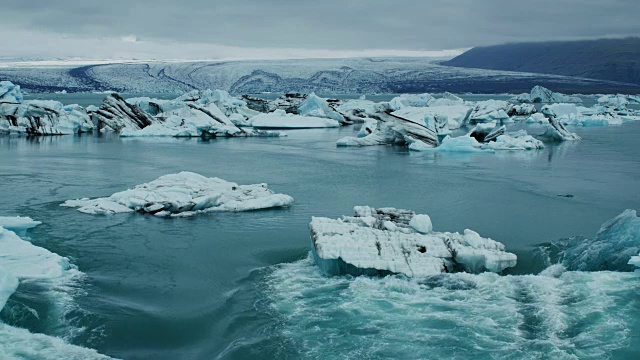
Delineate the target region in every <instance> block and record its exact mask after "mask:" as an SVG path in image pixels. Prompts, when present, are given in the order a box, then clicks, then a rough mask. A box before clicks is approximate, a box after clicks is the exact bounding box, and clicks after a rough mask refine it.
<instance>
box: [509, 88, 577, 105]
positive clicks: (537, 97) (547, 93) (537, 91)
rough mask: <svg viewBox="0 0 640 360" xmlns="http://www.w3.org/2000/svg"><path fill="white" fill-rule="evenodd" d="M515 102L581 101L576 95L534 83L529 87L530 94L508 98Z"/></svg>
mask: <svg viewBox="0 0 640 360" xmlns="http://www.w3.org/2000/svg"><path fill="white" fill-rule="evenodd" d="M510 101H512V102H516V103H581V102H582V99H580V98H579V97H577V96H569V95H565V94H561V93H556V92H553V91H551V90H549V89H547V88H545V87H542V86H539V85H536V86H534V87H533V89H531V93H530V94H526V93H524V94H520V95H516V96H514V97H512V98H511V99H510Z"/></svg>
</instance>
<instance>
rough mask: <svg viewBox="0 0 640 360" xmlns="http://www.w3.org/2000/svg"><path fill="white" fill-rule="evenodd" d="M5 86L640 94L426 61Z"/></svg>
mask: <svg viewBox="0 0 640 360" xmlns="http://www.w3.org/2000/svg"><path fill="white" fill-rule="evenodd" d="M0 80H10V81H12V82H14V83H16V84H19V85H20V86H22V87H23V89H25V90H26V91H29V92H53V91H60V90H66V91H67V92H87V91H104V90H115V91H119V92H126V93H172V94H178V93H183V92H185V91H189V90H192V89H222V90H227V91H229V92H231V93H234V94H241V93H244V94H247V93H260V92H276V93H280V92H288V91H297V92H305V93H309V92H312V91H315V92H317V93H322V94H345V93H357V94H375V93H419V92H444V91H451V92H458V93H459V92H473V93H505V92H509V93H522V92H529V91H530V90H531V88H532V87H534V86H535V85H542V86H544V87H547V88H549V89H552V90H553V91H559V92H563V93H576V92H580V93H612V92H613V93H615V92H628V93H640V85H633V84H622V83H618V82H611V81H602V80H592V79H585V78H577V77H569V76H559V75H541V74H532V73H523V72H509V71H495V70H481V69H466V68H457V67H451V66H442V65H438V64H436V63H434V62H433V61H432V59H429V58H421V57H409V58H403V57H393V58H347V59H304V60H251V61H200V62H159V61H149V62H144V61H138V62H135V63H108V64H101V65H97V64H94V65H84V66H78V65H77V64H74V63H70V64H68V65H66V66H64V65H61V64H56V65H55V66H16V67H10V66H9V67H2V66H0Z"/></svg>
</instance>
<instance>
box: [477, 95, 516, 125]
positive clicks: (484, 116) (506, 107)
mask: <svg viewBox="0 0 640 360" xmlns="http://www.w3.org/2000/svg"><path fill="white" fill-rule="evenodd" d="M511 107H512V105H511V104H509V103H508V102H506V101H503V100H486V101H479V102H477V103H476V106H475V107H474V109H473V111H472V112H471V114H470V115H469V120H470V121H471V122H472V123H487V122H492V121H498V122H501V121H506V120H508V119H509V114H508V112H509V111H510V109H511Z"/></svg>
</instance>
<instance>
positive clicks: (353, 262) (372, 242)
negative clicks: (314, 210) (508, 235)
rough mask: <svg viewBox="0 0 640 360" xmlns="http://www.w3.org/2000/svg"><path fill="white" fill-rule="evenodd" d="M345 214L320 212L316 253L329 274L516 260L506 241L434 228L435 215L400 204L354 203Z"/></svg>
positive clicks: (419, 270)
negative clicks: (336, 216)
mask: <svg viewBox="0 0 640 360" xmlns="http://www.w3.org/2000/svg"><path fill="white" fill-rule="evenodd" d="M354 210H355V213H356V214H355V216H353V217H348V216H344V217H343V218H342V219H337V220H334V219H328V218H320V217H314V218H313V219H312V220H311V223H310V225H309V226H310V230H311V238H312V242H313V250H312V253H313V255H314V258H315V260H316V263H317V264H318V266H319V267H320V268H321V269H323V271H325V272H327V273H329V274H351V275H361V274H366V275H388V274H404V275H406V276H410V277H426V276H430V275H434V274H440V273H443V272H454V271H465V272H471V273H478V272H484V271H491V272H500V271H502V270H504V269H506V268H509V267H513V266H515V265H516V261H517V258H516V255H514V254H511V253H508V252H506V251H505V248H504V245H503V244H501V243H499V242H497V241H494V240H491V239H488V238H483V237H481V236H480V235H479V234H478V233H476V232H474V231H472V230H468V229H467V230H465V231H464V233H463V234H459V233H448V232H433V231H432V230H431V229H432V226H431V220H430V219H428V217H427V216H425V215H416V214H415V213H414V212H413V211H408V210H399V209H395V208H380V209H374V208H371V207H366V206H357V207H355V208H354Z"/></svg>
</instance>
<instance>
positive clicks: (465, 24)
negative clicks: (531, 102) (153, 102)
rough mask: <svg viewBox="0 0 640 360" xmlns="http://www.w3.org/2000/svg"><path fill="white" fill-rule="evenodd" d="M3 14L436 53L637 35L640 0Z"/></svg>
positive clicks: (415, 1) (289, 1)
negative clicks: (448, 50) (505, 45)
mask: <svg viewBox="0 0 640 360" xmlns="http://www.w3.org/2000/svg"><path fill="white" fill-rule="evenodd" d="M0 9H1V10H2V14H3V16H2V18H3V25H2V27H3V28H4V29H5V31H7V29H10V30H11V31H12V32H13V33H20V32H32V33H41V34H46V35H47V36H48V37H49V38H51V37H54V36H60V37H63V36H74V37H89V38H90V37H95V38H99V37H123V36H128V35H135V36H137V37H138V38H140V39H142V40H145V41H149V42H154V43H161V42H175V43H192V44H193V43H203V44H215V45H221V46H233V47H241V48H256V47H265V48H300V49H329V50H362V49H404V50H437V49H454V48H464V47H472V46H479V45H489V44H496V43H503V42H516V41H529V40H534V41H537V40H560V39H577V38H593V37H607V36H628V35H640V22H639V21H637V14H638V13H639V12H640V1H637V0H607V1H602V0H529V1H526V2H525V1H513V0H431V1H420V0H369V1H359V0H324V1H320V0H315V1H304V0H297V1H293V0H233V1H231V0H229V1H221V0H184V1H175V0H154V1H140V0H110V1H93V0H85V1H78V0H56V1H51V0H30V1H24V0H4V1H3V5H2V6H0ZM16 43H17V42H16ZM16 46H19V44H17V45H16ZM5 50H6V47H5ZM8 55H11V54H8ZM87 55H89V54H87Z"/></svg>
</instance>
